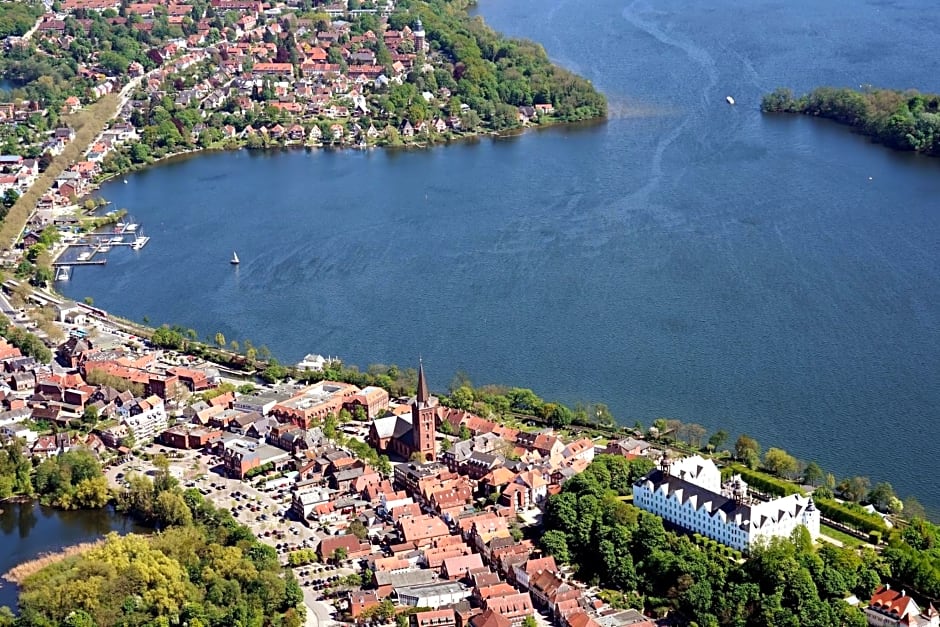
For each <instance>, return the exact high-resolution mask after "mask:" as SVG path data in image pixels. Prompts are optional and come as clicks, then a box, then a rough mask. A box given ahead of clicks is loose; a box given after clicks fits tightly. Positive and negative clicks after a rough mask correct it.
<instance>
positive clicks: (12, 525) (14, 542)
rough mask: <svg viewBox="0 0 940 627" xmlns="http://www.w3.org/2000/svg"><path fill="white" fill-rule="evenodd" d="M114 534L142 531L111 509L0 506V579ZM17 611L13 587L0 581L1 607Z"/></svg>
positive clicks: (7, 503)
mask: <svg viewBox="0 0 940 627" xmlns="http://www.w3.org/2000/svg"><path fill="white" fill-rule="evenodd" d="M111 531H117V532H118V533H121V534H125V533H129V532H132V531H133V532H142V531H145V530H144V529H143V528H142V527H140V526H138V525H137V524H135V523H134V521H133V520H131V519H130V518H128V517H126V516H122V515H119V514H116V513H115V512H114V511H113V510H111V509H110V508H106V509H99V510H87V511H86V510H81V511H72V512H66V511H62V510H56V509H52V508H49V507H43V506H41V505H39V503H38V502H35V501H29V502H24V503H11V502H3V503H0V546H3V547H4V549H3V550H2V551H0V577H2V576H3V574H4V573H6V572H7V571H9V570H10V569H11V568H13V567H14V566H16V565H18V564H21V563H23V562H26V561H29V560H32V559H36V558H37V557H40V556H41V555H43V554H46V553H51V552H54V551H58V550H60V549H62V548H63V547H66V546H71V545H74V544H79V543H81V542H92V541H94V540H97V539H99V538H101V537H102V536H104V535H105V534H107V533H109V532H111ZM3 605H6V606H7V607H10V608H12V609H16V586H15V585H13V584H12V583H10V582H8V581H5V580H3V579H0V606H3Z"/></svg>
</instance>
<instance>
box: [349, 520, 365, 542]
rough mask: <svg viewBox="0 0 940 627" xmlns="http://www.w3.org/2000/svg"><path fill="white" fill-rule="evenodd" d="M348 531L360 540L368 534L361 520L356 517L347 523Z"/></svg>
mask: <svg viewBox="0 0 940 627" xmlns="http://www.w3.org/2000/svg"><path fill="white" fill-rule="evenodd" d="M349 533H351V534H353V535H354V536H356V537H357V538H359V539H360V540H365V539H366V538H367V537H368V535H369V530H368V529H366V526H365V525H364V524H362V521H360V520H358V519H356V520H354V521H352V522H351V523H349Z"/></svg>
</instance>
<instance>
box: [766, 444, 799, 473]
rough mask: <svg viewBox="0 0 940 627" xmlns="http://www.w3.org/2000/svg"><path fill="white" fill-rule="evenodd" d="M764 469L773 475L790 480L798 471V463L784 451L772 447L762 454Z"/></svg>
mask: <svg viewBox="0 0 940 627" xmlns="http://www.w3.org/2000/svg"><path fill="white" fill-rule="evenodd" d="M764 467H765V468H767V470H769V471H770V472H772V473H773V474H775V475H778V476H781V477H786V478H790V477H792V476H794V475H795V474H796V472H797V471H798V470H799V462H797V460H796V458H795V457H793V456H792V455H790V454H789V453H787V452H786V451H785V450H783V449H780V448H773V447H772V448H769V449H767V453H765V454H764Z"/></svg>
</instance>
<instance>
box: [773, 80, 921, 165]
mask: <svg viewBox="0 0 940 627" xmlns="http://www.w3.org/2000/svg"><path fill="white" fill-rule="evenodd" d="M761 111H764V112H765V113H802V114H805V115H814V116H819V117H823V118H827V119H830V120H834V121H836V122H839V123H840V124H847V125H848V126H851V127H853V128H855V129H858V131H859V132H860V133H862V134H864V135H867V136H868V137H871V138H872V139H873V140H874V141H876V142H878V143H881V144H884V145H886V146H889V147H891V148H894V149H895V150H907V151H914V152H919V153H922V154H925V155H929V156H932V157H938V156H940V95H937V94H920V93H917V92H916V91H905V92H901V91H894V90H890V89H865V90H863V91H856V90H854V89H847V88H835V87H820V88H818V89H814V90H813V91H811V92H809V93H808V94H806V95H804V96H801V97H799V98H796V97H794V95H793V93H792V92H791V91H790V90H789V89H777V90H776V91H774V92H773V93H771V94H768V95H766V96H764V98H763V100H762V101H761Z"/></svg>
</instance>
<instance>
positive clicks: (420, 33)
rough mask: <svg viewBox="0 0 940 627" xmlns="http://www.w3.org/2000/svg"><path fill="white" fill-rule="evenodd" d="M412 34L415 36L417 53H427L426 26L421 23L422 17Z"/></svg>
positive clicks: (416, 23)
mask: <svg viewBox="0 0 940 627" xmlns="http://www.w3.org/2000/svg"><path fill="white" fill-rule="evenodd" d="M411 33H412V35H414V38H415V52H417V53H421V52H425V47H424V46H425V41H426V37H427V33H425V32H424V24H422V23H421V18H420V17H419V18H418V20H417V21H416V22H415V28H414V30H413V31H412V32H411Z"/></svg>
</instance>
